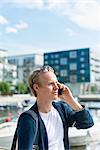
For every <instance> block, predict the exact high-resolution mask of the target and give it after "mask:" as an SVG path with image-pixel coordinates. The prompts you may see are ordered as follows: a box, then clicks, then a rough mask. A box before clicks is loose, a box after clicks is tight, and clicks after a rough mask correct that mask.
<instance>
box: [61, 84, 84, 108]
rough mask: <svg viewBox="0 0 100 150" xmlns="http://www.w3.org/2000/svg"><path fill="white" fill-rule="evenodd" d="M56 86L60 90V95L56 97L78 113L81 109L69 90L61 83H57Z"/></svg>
mask: <svg viewBox="0 0 100 150" xmlns="http://www.w3.org/2000/svg"><path fill="white" fill-rule="evenodd" d="M58 86H59V88H60V89H62V92H61V94H60V95H58V96H59V98H60V99H63V100H64V102H66V103H67V104H68V105H69V106H70V107H71V108H72V109H73V110H75V111H80V110H81V109H82V108H83V107H82V106H81V105H80V104H79V102H78V101H76V100H75V98H74V97H73V95H72V92H71V90H70V89H69V88H68V87H67V86H65V85H64V84H61V83H58Z"/></svg>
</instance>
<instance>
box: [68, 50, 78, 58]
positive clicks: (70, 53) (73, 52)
mask: <svg viewBox="0 0 100 150" xmlns="http://www.w3.org/2000/svg"><path fill="white" fill-rule="evenodd" d="M69 57H70V58H76V57H77V52H76V51H71V52H69Z"/></svg>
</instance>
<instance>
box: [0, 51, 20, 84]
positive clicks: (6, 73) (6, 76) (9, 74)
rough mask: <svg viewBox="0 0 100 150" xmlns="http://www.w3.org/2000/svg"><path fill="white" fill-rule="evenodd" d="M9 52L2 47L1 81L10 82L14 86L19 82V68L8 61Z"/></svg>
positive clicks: (0, 55) (0, 58) (0, 56)
mask: <svg viewBox="0 0 100 150" xmlns="http://www.w3.org/2000/svg"><path fill="white" fill-rule="evenodd" d="M7 57H8V52H7V51H6V50H2V49H0V81H5V82H9V83H10V84H11V85H12V87H13V86H15V85H16V82H17V78H16V77H17V68H16V66H15V65H12V64H9V63H8V59H7Z"/></svg>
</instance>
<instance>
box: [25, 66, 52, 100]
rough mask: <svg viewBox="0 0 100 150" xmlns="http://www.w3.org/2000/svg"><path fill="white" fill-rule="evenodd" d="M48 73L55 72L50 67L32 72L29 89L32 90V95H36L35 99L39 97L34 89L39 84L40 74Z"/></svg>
mask: <svg viewBox="0 0 100 150" xmlns="http://www.w3.org/2000/svg"><path fill="white" fill-rule="evenodd" d="M48 71H52V72H54V70H53V68H52V67H50V66H42V67H40V68H36V69H35V70H33V71H32V72H31V74H30V75H29V77H28V85H29V89H30V90H31V93H32V94H34V96H35V97H37V93H36V91H35V90H34V88H33V85H34V84H39V75H40V73H41V72H42V73H45V72H48Z"/></svg>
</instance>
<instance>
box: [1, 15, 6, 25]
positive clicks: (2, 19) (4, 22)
mask: <svg viewBox="0 0 100 150" xmlns="http://www.w3.org/2000/svg"><path fill="white" fill-rule="evenodd" d="M0 24H8V21H7V19H6V18H5V17H3V16H0Z"/></svg>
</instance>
